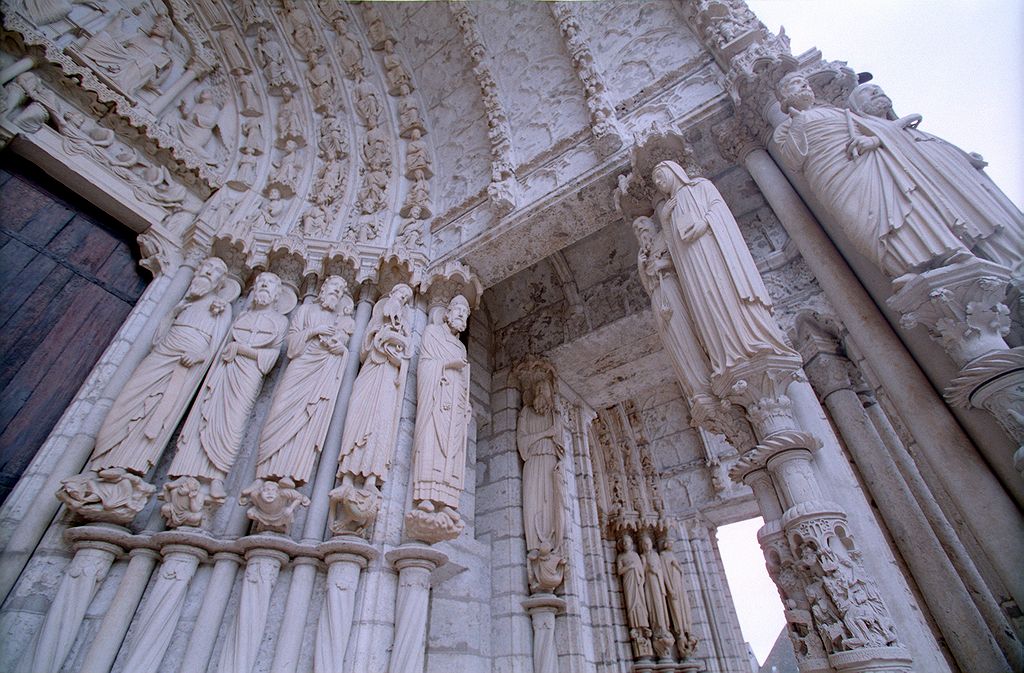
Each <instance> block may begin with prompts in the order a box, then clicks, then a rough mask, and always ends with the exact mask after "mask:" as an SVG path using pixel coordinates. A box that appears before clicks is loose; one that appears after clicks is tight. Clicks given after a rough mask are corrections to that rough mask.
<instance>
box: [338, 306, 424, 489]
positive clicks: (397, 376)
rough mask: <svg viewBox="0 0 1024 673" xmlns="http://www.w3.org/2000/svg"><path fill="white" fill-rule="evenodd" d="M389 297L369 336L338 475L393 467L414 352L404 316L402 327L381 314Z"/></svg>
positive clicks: (376, 310)
mask: <svg viewBox="0 0 1024 673" xmlns="http://www.w3.org/2000/svg"><path fill="white" fill-rule="evenodd" d="M384 301H386V298H385V299H382V300H381V301H380V302H377V305H376V306H374V309H373V312H374V315H373V317H372V319H371V321H370V326H369V328H368V329H367V332H366V337H364V339H363V347H362V360H363V366H362V369H360V370H359V376H358V377H357V378H356V381H355V385H354V386H353V388H352V397H351V402H349V409H348V416H347V417H346V419H345V431H344V433H343V434H342V439H341V457H340V464H339V466H338V476H341V475H343V474H351V475H355V476H362V477H364V478H365V477H370V476H375V477H377V478H378V479H383V478H384V475H386V474H387V472H388V468H389V467H390V466H391V456H392V453H393V451H394V446H395V436H396V432H397V430H398V420H399V418H400V415H401V409H402V397H403V395H404V393H405V379H406V364H407V362H408V359H409V356H410V354H409V334H408V331H407V329H406V328H405V327H404V321H402V326H401V327H398V328H396V327H395V326H394V324H393V323H392V321H390V320H388V321H384V320H383V319H382V316H381V315H380V313H381V308H380V307H381V306H382V302H384Z"/></svg>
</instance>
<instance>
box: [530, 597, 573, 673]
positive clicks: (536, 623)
mask: <svg viewBox="0 0 1024 673" xmlns="http://www.w3.org/2000/svg"><path fill="white" fill-rule="evenodd" d="M523 607H524V608H525V609H526V611H527V612H529V613H530V620H531V621H532V622H533V670H534V671H537V673H541V672H543V673H557V671H558V647H557V646H556V645H555V615H557V614H558V613H559V612H563V611H564V610H565V601H564V600H562V599H561V598H558V597H557V596H555V595H554V594H534V595H533V596H531V597H530V598H527V599H526V600H525V601H523Z"/></svg>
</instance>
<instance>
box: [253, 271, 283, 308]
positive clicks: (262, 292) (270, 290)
mask: <svg viewBox="0 0 1024 673" xmlns="http://www.w3.org/2000/svg"><path fill="white" fill-rule="evenodd" d="M280 293H281V279H280V278H278V277H277V274H276V273H271V272H269V271H264V272H263V273H261V274H260V275H258V276H256V282H255V283H253V286H252V301H253V304H255V305H256V306H270V305H271V304H273V303H274V301H275V300H276V299H277V296H278V295H279V294H280Z"/></svg>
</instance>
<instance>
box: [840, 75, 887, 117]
mask: <svg viewBox="0 0 1024 673" xmlns="http://www.w3.org/2000/svg"><path fill="white" fill-rule="evenodd" d="M848 102H849V105H850V109H851V110H853V111H854V112H856V113H857V114H859V115H865V116H867V117H879V118H880V119H886V118H891V114H892V99H891V98H889V97H888V96H886V95H885V91H883V90H882V87H880V86H878V85H877V84H872V83H871V82H865V83H864V84H858V85H857V87H856V88H855V89H854V90H853V91H851V92H850V99H849V101H848Z"/></svg>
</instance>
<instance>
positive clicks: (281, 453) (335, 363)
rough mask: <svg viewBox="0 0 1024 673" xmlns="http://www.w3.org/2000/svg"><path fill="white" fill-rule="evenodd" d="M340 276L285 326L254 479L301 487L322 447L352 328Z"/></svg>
mask: <svg viewBox="0 0 1024 673" xmlns="http://www.w3.org/2000/svg"><path fill="white" fill-rule="evenodd" d="M345 290H346V283H345V279H344V278H341V277H340V276H330V277H328V278H327V280H325V281H324V284H323V287H321V288H320V295H319V296H318V298H317V301H315V302H313V303H311V304H305V305H303V306H300V307H299V309H298V310H297V311H296V313H295V315H294V316H293V317H292V321H291V326H290V327H289V329H288V338H287V342H288V358H289V360H290V362H289V363H288V367H287V368H286V369H285V370H284V375H283V376H282V377H281V381H280V382H279V383H278V384H277V388H276V389H275V390H274V399H273V401H272V402H271V404H270V411H269V412H268V414H267V420H266V421H265V422H264V424H263V430H262V432H261V434H260V453H259V458H258V460H257V464H256V477H257V478H258V479H278V480H280V479H283V478H285V477H288V478H290V479H291V480H292V481H293V482H294V483H295V484H296V485H298V486H301V485H302V484H304V483H306V480H308V479H309V475H310V473H311V472H312V471H313V462H314V461H315V460H316V456H317V455H318V454H319V453H320V451H321V450H323V445H324V438H325V437H326V436H327V426H328V425H329V424H330V422H331V415H332V414H333V412H334V402H335V400H336V399H337V396H338V389H339V388H340V386H341V377H342V374H343V373H344V370H345V362H346V360H347V359H348V339H349V337H350V336H351V335H352V331H353V330H354V329H355V321H354V320H353V319H352V298H351V297H349V296H348V295H347V294H346V293H345Z"/></svg>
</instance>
